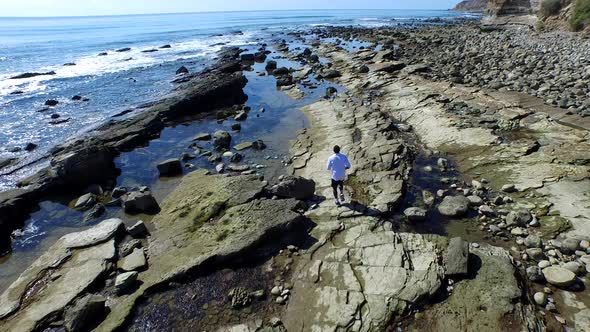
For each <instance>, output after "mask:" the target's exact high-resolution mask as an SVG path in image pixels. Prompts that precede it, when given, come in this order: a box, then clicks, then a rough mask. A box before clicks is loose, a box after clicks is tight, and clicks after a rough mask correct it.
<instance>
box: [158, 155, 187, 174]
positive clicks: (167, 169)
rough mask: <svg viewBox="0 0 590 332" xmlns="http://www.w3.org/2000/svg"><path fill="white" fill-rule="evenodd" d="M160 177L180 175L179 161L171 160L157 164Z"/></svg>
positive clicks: (180, 166)
mask: <svg viewBox="0 0 590 332" xmlns="http://www.w3.org/2000/svg"><path fill="white" fill-rule="evenodd" d="M157 167H158V172H159V173H160V176H175V175H178V174H182V162H181V161H180V159H177V158H172V159H168V160H164V161H162V162H160V163H158V166H157Z"/></svg>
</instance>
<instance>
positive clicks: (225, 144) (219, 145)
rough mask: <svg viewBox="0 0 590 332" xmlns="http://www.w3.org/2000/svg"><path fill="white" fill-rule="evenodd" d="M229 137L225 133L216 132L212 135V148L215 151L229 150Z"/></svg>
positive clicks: (221, 131)
mask: <svg viewBox="0 0 590 332" xmlns="http://www.w3.org/2000/svg"><path fill="white" fill-rule="evenodd" d="M230 144H231V135H230V134H229V133H228V132H227V131H223V130H218V131H216V132H215V133H214V134H213V146H214V147H215V149H217V150H229V146H230Z"/></svg>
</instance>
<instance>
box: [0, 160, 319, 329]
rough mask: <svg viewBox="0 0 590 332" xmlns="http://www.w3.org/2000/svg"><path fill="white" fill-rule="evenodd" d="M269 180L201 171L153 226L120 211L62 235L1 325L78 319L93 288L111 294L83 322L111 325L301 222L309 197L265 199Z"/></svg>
mask: <svg viewBox="0 0 590 332" xmlns="http://www.w3.org/2000/svg"><path fill="white" fill-rule="evenodd" d="M266 186H267V184H266V182H263V181H260V180H258V178H257V177H256V176H235V177H226V176H213V175H208V172H207V171H195V172H193V173H190V174H189V175H187V176H186V177H185V178H184V179H183V181H182V183H181V184H180V185H179V187H178V188H177V189H176V190H175V191H174V192H173V193H172V194H170V196H169V197H168V198H167V199H166V200H165V201H164V202H162V204H161V208H162V210H161V212H160V213H159V214H158V215H156V216H155V218H154V219H153V220H152V222H151V224H152V225H153V227H154V229H153V230H152V231H151V232H150V235H149V236H148V234H147V233H146V232H137V229H138V228H139V227H137V226H136V227H133V228H132V229H127V230H126V229H125V227H123V223H122V221H121V220H119V219H110V220H105V221H102V222H101V223H99V224H98V225H97V226H95V227H93V228H90V229H88V230H86V231H82V232H78V233H73V234H69V235H66V236H64V237H63V238H61V239H60V240H59V241H58V242H57V243H56V244H55V245H53V246H52V247H51V248H50V249H49V250H48V251H47V253H45V254H44V255H43V256H42V257H40V258H39V259H38V260H37V261H35V262H34V263H33V264H32V265H31V266H30V267H29V268H28V269H27V270H26V271H25V272H24V273H23V274H22V275H21V276H20V277H19V279H18V280H17V281H16V282H14V284H13V285H12V286H10V288H9V289H8V290H6V291H5V292H4V293H3V294H2V295H1V297H0V298H1V299H2V301H1V305H0V329H2V330H11V331H12V330H19V331H36V330H39V329H44V328H46V327H48V326H50V325H56V324H57V325H60V324H66V326H72V324H74V323H76V324H78V323H80V322H79V315H82V314H86V313H87V312H88V310H90V309H89V308H90V307H91V306H94V304H95V303H96V301H90V298H88V296H89V295H88V294H94V295H92V296H93V297H95V298H98V299H100V298H105V299H107V300H106V301H98V302H99V303H98V305H97V306H98V307H99V309H100V310H99V312H101V314H100V315H97V316H95V317H93V318H92V319H91V320H88V321H87V322H83V323H84V324H94V325H91V326H96V329H97V331H112V330H114V329H116V328H118V327H120V326H121V325H122V324H123V323H124V322H125V320H126V318H127V317H128V316H129V315H130V314H131V313H132V310H133V308H134V306H135V303H136V302H137V300H138V299H139V298H140V297H141V296H144V295H146V296H147V294H148V293H149V292H150V291H153V290H155V289H161V288H162V287H166V286H167V285H168V284H169V283H170V282H173V281H177V280H179V279H181V278H185V277H187V276H189V275H190V274H192V273H195V272H197V271H201V272H202V271H205V270H214V269H215V268H217V267H219V266H221V265H222V264H224V263H225V262H228V261H229V260H231V259H235V258H236V257H238V256H243V255H248V254H249V252H250V251H251V249H253V248H256V247H258V246H259V245H260V244H261V243H264V242H268V241H269V240H271V239H272V242H273V243H275V244H279V243H280V242H281V238H288V237H289V235H296V234H297V233H298V232H299V231H301V230H303V231H305V229H306V227H308V226H307V225H308V223H306V221H305V220H306V218H305V217H303V216H302V215H301V213H300V212H301V211H303V209H304V208H305V204H303V203H301V202H300V201H298V200H296V199H294V198H286V199H282V200H279V199H268V198H266V197H267V196H268V195H270V194H269V193H268V192H267V191H266V190H265V188H266ZM132 235H134V236H135V238H134V237H133V236H132ZM146 236H148V237H147V238H146ZM105 302H106V304H105ZM105 306H106V307H105ZM76 308H77V309H76ZM107 308H108V310H107ZM73 310H74V311H73ZM72 311H73V312H72ZM103 313H104V315H103ZM63 319H65V320H66V321H65V323H64V322H63ZM103 319H104V322H102V323H101V320H103ZM76 324H74V325H76ZM76 326H79V325H76ZM88 326H90V325H85V326H84V327H83V328H81V329H80V330H85V329H86V328H87V327H88ZM69 330H70V331H71V330H72V329H69Z"/></svg>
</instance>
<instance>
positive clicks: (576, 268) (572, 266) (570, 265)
mask: <svg viewBox="0 0 590 332" xmlns="http://www.w3.org/2000/svg"><path fill="white" fill-rule="evenodd" d="M561 267H563V268H564V269H567V270H570V271H572V272H573V273H575V274H577V275H579V274H583V273H585V272H586V269H585V268H584V266H582V264H581V263H578V262H567V263H565V264H563V265H562V266H561Z"/></svg>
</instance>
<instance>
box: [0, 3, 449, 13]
mask: <svg viewBox="0 0 590 332" xmlns="http://www.w3.org/2000/svg"><path fill="white" fill-rule="evenodd" d="M459 1H460V0H411V1H408V0H0V17H12V16H20V17H31V16H91V15H126V14H154V13H182V12H203V11H234V10H272V9H449V8H452V7H453V6H454V5H455V4H456V3H457V2H459Z"/></svg>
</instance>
